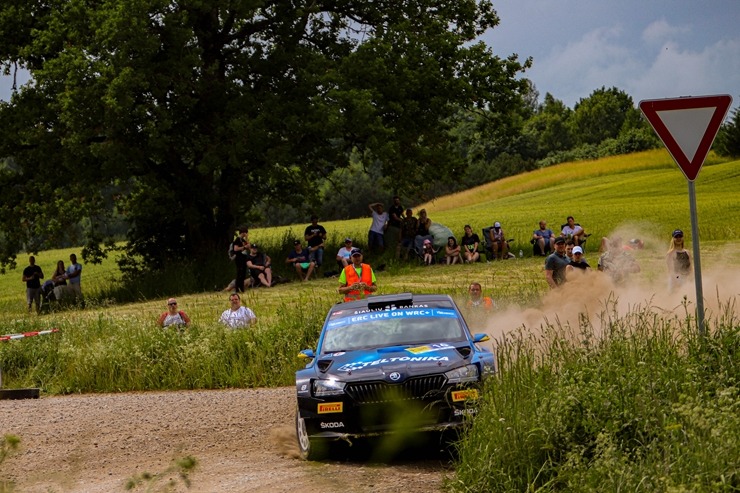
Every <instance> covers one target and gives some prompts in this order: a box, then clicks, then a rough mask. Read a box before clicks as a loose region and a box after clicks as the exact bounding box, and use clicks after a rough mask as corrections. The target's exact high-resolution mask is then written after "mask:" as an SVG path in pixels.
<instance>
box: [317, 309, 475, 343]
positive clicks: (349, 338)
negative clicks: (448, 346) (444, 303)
mask: <svg viewBox="0 0 740 493" xmlns="http://www.w3.org/2000/svg"><path fill="white" fill-rule="evenodd" d="M336 315H337V316H336V317H333V318H331V319H330V320H329V321H328V322H327V324H326V331H325V334H324V341H323V344H322V348H321V352H322V353H333V352H337V351H354V350H357V349H367V348H377V347H384V346H403V345H414V344H423V343H427V342H432V343H433V342H455V341H462V340H465V333H464V331H463V328H462V325H461V324H460V320H459V318H458V315H457V312H455V311H454V310H451V309H445V308H404V309H393V310H383V311H374V312H366V313H360V314H355V313H352V314H349V313H347V314H343V313H337V314H336Z"/></svg>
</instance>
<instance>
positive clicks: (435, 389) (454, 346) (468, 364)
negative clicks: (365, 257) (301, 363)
mask: <svg viewBox="0 0 740 493" xmlns="http://www.w3.org/2000/svg"><path fill="white" fill-rule="evenodd" d="M488 339H489V338H488V336H487V335H485V334H476V335H475V336H471V334H470V331H469V330H468V327H467V325H466V324H465V320H464V319H463V317H462V316H461V314H460V311H459V310H458V308H457V306H456V305H455V302H454V301H453V300H452V298H450V297H449V296H446V295H418V294H417V295H413V294H411V293H402V294H395V295H387V296H370V297H368V298H366V299H364V300H360V301H352V302H348V303H341V304H337V305H335V306H333V307H332V308H331V309H330V310H329V314H328V315H327V317H326V321H325V322H324V327H323V329H322V331H321V335H320V337H319V341H318V348H317V349H316V352H315V353H314V352H313V351H312V350H309V349H307V350H304V351H302V352H301V356H302V357H305V358H309V359H310V360H311V361H310V362H309V363H308V364H307V365H306V367H305V368H304V369H302V370H299V371H297V372H296V393H297V397H298V409H297V412H296V434H297V437H298V445H299V448H300V452H301V456H302V457H303V458H304V459H307V460H318V459H321V458H323V457H324V456H325V455H326V454H327V453H328V452H329V450H330V448H331V445H332V442H335V441H337V440H342V441H349V442H351V441H352V440H353V439H355V438H359V437H368V436H375V435H383V434H387V433H394V432H400V431H404V432H408V431H419V432H425V431H440V432H444V431H446V430H451V429H455V428H458V427H460V426H462V425H464V424H465V422H466V416H470V415H473V414H475V413H477V411H478V409H477V407H476V405H477V399H478V396H479V390H480V387H481V383H482V382H483V381H484V380H485V379H486V378H487V377H488V376H490V375H492V374H493V373H494V356H493V353H492V352H491V351H490V350H486V349H483V348H481V347H479V343H482V342H485V341H487V340H488Z"/></svg>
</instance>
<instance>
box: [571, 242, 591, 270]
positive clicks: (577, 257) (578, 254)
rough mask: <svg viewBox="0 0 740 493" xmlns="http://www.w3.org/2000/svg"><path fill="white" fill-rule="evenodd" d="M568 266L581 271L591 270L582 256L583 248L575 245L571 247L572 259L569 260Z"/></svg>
mask: <svg viewBox="0 0 740 493" xmlns="http://www.w3.org/2000/svg"><path fill="white" fill-rule="evenodd" d="M570 267H572V268H574V269H579V270H582V271H584V272H585V271H587V270H591V266H590V265H588V262H586V260H585V259H584V258H583V248H581V247H579V246H577V247H573V260H571V261H570Z"/></svg>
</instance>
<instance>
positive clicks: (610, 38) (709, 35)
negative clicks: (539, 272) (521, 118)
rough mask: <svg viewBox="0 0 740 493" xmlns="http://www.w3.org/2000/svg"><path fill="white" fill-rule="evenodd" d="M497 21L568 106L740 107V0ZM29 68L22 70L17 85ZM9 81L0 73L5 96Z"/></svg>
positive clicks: (503, 11) (521, 7)
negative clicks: (611, 92)
mask: <svg viewBox="0 0 740 493" xmlns="http://www.w3.org/2000/svg"><path fill="white" fill-rule="evenodd" d="M492 1H493V5H494V8H495V9H496V11H497V12H498V15H499V17H500V24H499V25H498V26H497V27H495V28H494V29H492V30H490V31H489V32H488V33H486V34H485V35H484V37H483V41H485V42H486V43H487V44H488V45H489V46H490V47H491V49H492V50H493V52H494V53H495V54H496V55H498V56H500V57H502V58H505V57H508V56H509V55H511V54H513V53H516V54H518V55H519V58H520V59H522V60H523V59H525V58H527V57H532V58H533V66H532V68H531V69H529V70H528V71H527V72H526V73H525V75H524V76H525V77H527V78H529V79H530V80H532V81H533V82H534V84H535V87H536V88H537V90H538V91H539V93H540V101H542V100H543V99H544V96H545V94H546V93H548V92H549V93H550V94H552V95H553V96H554V97H555V98H556V99H559V100H561V101H563V102H564V103H565V104H566V105H567V106H568V107H570V108H573V106H574V105H575V104H576V103H577V102H578V101H580V100H581V99H584V98H587V97H588V96H589V95H590V94H591V93H592V92H593V91H595V90H596V89H600V88H601V87H606V88H611V87H616V88H617V89H620V90H622V91H624V92H626V93H627V94H629V95H630V96H631V97H632V99H633V101H634V102H635V105H637V103H639V101H641V100H643V99H660V98H671V97H679V96H702V95H712V94H729V95H731V96H732V98H733V103H732V106H733V108H737V107H739V106H740V0H704V1H703V2H699V1H697V0H492ZM27 78H28V75H27V74H25V73H21V74H19V78H18V84H21V83H23V82H25V81H26V80H27ZM11 86H12V79H11V78H10V77H0V99H2V100H5V101H7V100H8V99H9V97H10V92H11Z"/></svg>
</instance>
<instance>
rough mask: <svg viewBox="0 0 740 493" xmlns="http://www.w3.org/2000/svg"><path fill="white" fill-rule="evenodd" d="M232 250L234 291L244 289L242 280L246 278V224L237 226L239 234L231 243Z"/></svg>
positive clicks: (237, 291)
mask: <svg viewBox="0 0 740 493" xmlns="http://www.w3.org/2000/svg"><path fill="white" fill-rule="evenodd" d="M231 249H232V250H233V252H234V254H233V255H234V266H235V267H236V283H235V284H234V292H235V293H241V292H242V291H244V281H245V280H246V278H247V257H248V256H249V229H248V228H247V227H246V226H240V227H239V235H238V236H237V237H236V238H234V241H233V242H232V243H231Z"/></svg>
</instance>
